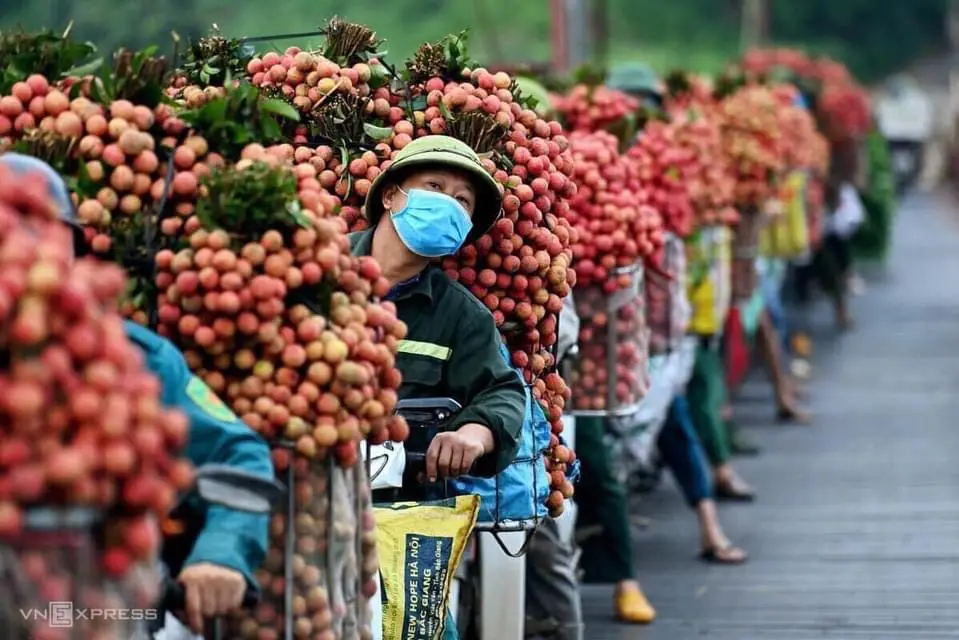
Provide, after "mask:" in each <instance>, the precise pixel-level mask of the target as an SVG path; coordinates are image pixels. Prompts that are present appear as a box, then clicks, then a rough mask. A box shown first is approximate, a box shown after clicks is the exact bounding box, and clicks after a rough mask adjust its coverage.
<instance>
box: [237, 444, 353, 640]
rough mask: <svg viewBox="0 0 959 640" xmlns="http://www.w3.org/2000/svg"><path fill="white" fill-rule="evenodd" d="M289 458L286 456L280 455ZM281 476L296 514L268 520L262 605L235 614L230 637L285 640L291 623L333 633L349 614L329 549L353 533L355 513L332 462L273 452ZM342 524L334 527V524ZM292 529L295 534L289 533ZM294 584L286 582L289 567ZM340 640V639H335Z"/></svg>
mask: <svg viewBox="0 0 959 640" xmlns="http://www.w3.org/2000/svg"><path fill="white" fill-rule="evenodd" d="M280 454H287V455H280ZM273 460H274V465H275V466H276V471H277V474H278V477H279V478H280V480H281V481H283V482H284V483H285V484H287V486H288V490H289V492H290V498H291V500H290V502H289V503H288V504H287V505H286V506H287V508H290V507H292V513H290V514H289V517H288V516H287V513H285V510H284V511H281V512H279V513H274V514H273V516H272V517H271V520H270V539H269V547H268V549H267V554H266V559H265V560H264V562H263V564H262V565H261V566H260V568H259V569H258V570H257V571H256V579H257V582H258V583H259V585H260V591H261V596H260V603H259V605H258V606H257V607H256V609H255V610H254V611H252V612H245V611H244V612H239V613H237V614H235V615H234V616H231V617H230V618H229V620H228V623H227V625H225V626H226V629H225V633H224V637H225V638H228V639H231V640H232V639H234V638H235V639H237V640H239V639H240V638H250V637H257V633H276V634H278V637H283V633H284V630H285V628H286V624H287V620H288V619H292V625H293V626H294V628H295V629H300V630H301V631H304V632H306V635H311V634H320V633H323V632H327V631H330V632H332V631H333V630H334V629H336V628H341V627H342V620H343V617H344V616H345V614H346V605H345V603H344V602H343V590H342V589H341V588H334V585H333V582H334V580H333V576H334V575H335V574H336V573H337V570H338V569H339V568H338V567H334V566H333V564H334V563H333V562H332V561H331V558H330V555H331V547H334V546H335V547H337V548H341V547H342V546H343V545H342V541H341V540H339V539H335V538H338V537H340V536H342V535H344V534H345V533H346V534H348V532H349V531H350V530H351V529H352V530H353V532H354V535H355V530H356V514H355V513H349V512H352V511H353V508H352V506H351V505H349V504H348V503H345V501H346V500H347V498H346V496H345V495H344V493H343V489H342V487H341V485H342V484H343V483H342V482H341V481H340V480H336V481H335V485H334V474H335V473H342V471H340V470H334V469H333V464H332V463H331V462H330V461H316V462H314V461H309V460H306V459H304V458H299V457H295V456H294V455H293V452H292V451H289V452H288V451H286V450H282V449H277V450H275V451H274V458H273ZM338 519H342V522H340V523H339V524H335V521H336V520H338ZM290 528H292V531H290ZM287 563H289V565H290V567H289V570H291V571H292V572H293V580H292V581H288V580H287V579H286V572H287V569H288V566H287ZM287 589H289V590H290V592H291V595H292V597H291V602H292V605H293V610H292V611H287V595H288V594H287ZM337 637H339V636H337Z"/></svg>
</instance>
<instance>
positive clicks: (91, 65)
mask: <svg viewBox="0 0 959 640" xmlns="http://www.w3.org/2000/svg"><path fill="white" fill-rule="evenodd" d="M101 66H103V58H96V59H94V60H91V61H90V62H87V63H86V64H82V65H80V66H78V67H73V68H72V69H68V70H67V71H64V72H63V73H61V74H60V77H61V78H66V77H68V76H80V77H81V78H82V77H83V76H88V75H91V74H93V73H95V72H96V71H97V70H98V69H99V68H100V67H101Z"/></svg>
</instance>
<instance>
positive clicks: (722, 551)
mask: <svg viewBox="0 0 959 640" xmlns="http://www.w3.org/2000/svg"><path fill="white" fill-rule="evenodd" d="M696 516H697V518H699V527H700V530H701V531H702V558H703V559H704V560H709V561H710V562H715V563H719V564H739V563H742V562H745V560H746V558H747V557H748V555H747V554H746V552H745V551H743V550H742V549H739V548H737V547H734V546H733V544H732V542H730V541H729V538H727V537H726V533H725V532H724V531H723V528H722V525H720V524H719V512H718V511H717V509H716V503H715V502H714V501H712V500H708V499H707V500H701V501H700V502H699V504H697V505H696Z"/></svg>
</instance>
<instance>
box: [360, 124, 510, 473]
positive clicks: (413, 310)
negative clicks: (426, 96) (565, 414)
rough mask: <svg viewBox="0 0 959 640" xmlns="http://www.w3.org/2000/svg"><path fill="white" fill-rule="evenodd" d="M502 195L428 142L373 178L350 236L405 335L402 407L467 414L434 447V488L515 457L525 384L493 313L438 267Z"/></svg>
mask: <svg viewBox="0 0 959 640" xmlns="http://www.w3.org/2000/svg"><path fill="white" fill-rule="evenodd" d="M502 193H503V192H502V189H501V187H500V185H499V184H497V183H496V181H495V180H493V178H492V176H490V175H489V173H487V171H486V170H485V169H484V168H483V166H482V164H481V163H480V160H479V157H478V156H477V155H476V153H475V152H474V151H473V150H472V149H471V148H470V147H469V146H468V145H466V144H464V143H463V142H460V141H459V140H456V139H454V138H451V137H449V136H440V135H436V136H426V137H423V138H419V139H417V140H414V141H413V142H411V143H410V144H409V145H407V146H406V147H404V148H403V149H402V150H401V151H400V152H399V153H398V154H397V155H396V157H395V158H394V159H393V163H392V164H391V165H390V166H389V167H388V168H387V169H386V170H385V171H383V172H382V173H381V174H380V175H378V176H377V177H376V179H375V180H374V181H373V184H372V185H371V186H370V190H369V193H368V194H367V197H366V206H365V214H366V219H367V220H368V222H369V224H370V228H369V229H368V230H366V231H361V232H356V233H352V234H350V246H351V249H352V251H353V253H354V255H359V256H372V257H373V258H375V259H376V261H377V262H378V263H379V264H380V267H381V268H382V271H383V275H384V276H385V277H386V278H387V279H388V280H389V282H390V285H391V286H392V288H391V290H390V292H389V294H388V295H387V299H388V300H392V301H393V302H394V303H395V304H396V310H397V314H398V316H399V318H400V320H402V321H403V322H404V323H406V326H407V335H406V339H405V340H403V341H401V342H400V345H399V349H398V353H397V357H396V366H397V368H398V369H399V370H400V372H401V373H402V374H403V383H402V386H401V387H400V390H399V397H400V398H401V399H404V398H436V397H448V398H453V399H454V400H456V401H457V402H459V403H460V404H461V405H462V406H463V409H462V410H461V411H460V412H459V413H458V414H457V415H456V416H455V417H454V419H453V421H452V423H451V424H450V426H449V430H448V431H445V432H443V433H440V434H438V435H437V436H436V437H434V438H433V440H432V441H431V442H430V445H429V448H428V450H427V452H426V475H427V477H428V479H429V480H430V481H435V480H436V479H437V478H453V477H457V476H460V475H464V474H467V473H468V474H469V475H474V476H481V477H491V476H494V475H496V474H497V473H499V472H500V471H502V470H503V469H504V468H506V467H507V466H508V465H509V464H510V463H511V462H513V458H514V457H515V455H516V450H517V447H518V443H519V432H520V429H521V428H522V426H523V418H524V415H525V408H526V402H525V396H524V389H523V382H522V380H520V379H519V377H518V376H517V375H516V373H515V372H514V371H513V370H512V369H510V367H509V365H508V364H507V363H506V362H505V361H504V360H503V357H502V356H501V355H500V352H499V345H500V342H501V338H500V335H499V332H498V331H497V329H496V324H495V321H494V320H493V316H492V314H491V313H490V311H489V310H488V309H487V308H486V307H485V306H484V305H483V304H482V303H481V302H480V301H479V300H478V299H476V298H475V297H474V296H473V295H472V294H471V293H470V292H469V291H468V290H467V289H466V288H465V287H463V286H462V285H461V284H459V283H457V282H454V281H453V280H452V279H450V277H449V276H447V275H446V273H445V272H444V271H443V269H442V268H440V267H439V266H438V265H436V264H434V260H435V259H437V258H442V257H444V256H449V255H452V254H455V253H456V252H457V251H459V249H460V247H462V246H463V245H464V244H466V243H469V242H472V241H474V240H476V239H477V238H479V237H480V236H482V235H483V234H485V233H486V232H487V231H488V230H489V229H490V228H491V227H492V226H493V224H494V223H495V222H496V220H497V218H498V217H499V215H500V211H501V206H502V198H503V195H502ZM387 212H388V214H389V215H385V214H387Z"/></svg>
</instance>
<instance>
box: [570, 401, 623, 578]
mask: <svg viewBox="0 0 959 640" xmlns="http://www.w3.org/2000/svg"><path fill="white" fill-rule="evenodd" d="M604 429H605V428H604V426H603V419H602V418H579V419H577V420H576V455H577V457H578V458H579V460H580V464H581V465H582V475H581V476H580V481H579V484H577V485H576V506H577V520H576V526H577V528H578V529H587V530H592V529H594V528H597V527H598V528H599V533H598V534H597V535H590V536H589V537H588V538H586V539H585V540H584V541H583V543H582V545H581V547H582V551H583V555H582V561H581V563H580V566H582V568H583V570H584V579H585V581H586V582H590V583H599V584H613V583H616V582H620V581H622V580H632V579H633V577H634V572H633V539H632V535H631V532H630V527H629V517H628V505H627V501H626V489H625V487H624V486H623V484H622V483H621V482H619V481H618V480H617V478H616V476H615V474H614V473H613V467H612V464H611V462H610V459H609V451H608V449H607V448H606V445H605V443H604V442H603V433H604Z"/></svg>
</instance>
